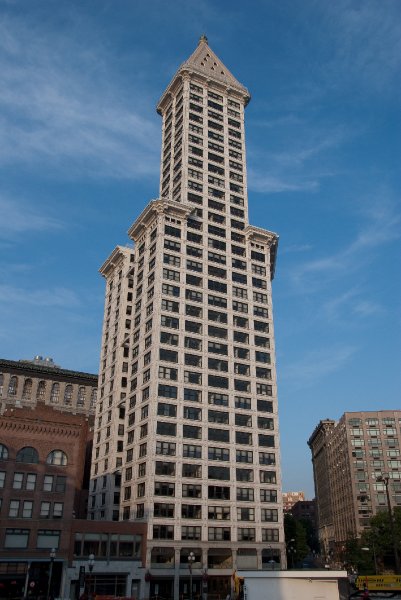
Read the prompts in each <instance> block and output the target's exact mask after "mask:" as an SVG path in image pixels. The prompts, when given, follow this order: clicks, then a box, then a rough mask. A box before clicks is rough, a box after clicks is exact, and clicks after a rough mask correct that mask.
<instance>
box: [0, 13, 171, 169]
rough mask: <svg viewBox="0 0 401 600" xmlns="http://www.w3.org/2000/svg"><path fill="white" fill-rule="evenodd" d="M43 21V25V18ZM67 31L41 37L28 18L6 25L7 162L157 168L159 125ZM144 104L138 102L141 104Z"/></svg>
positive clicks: (0, 52)
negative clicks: (123, 95) (105, 74)
mask: <svg viewBox="0 0 401 600" xmlns="http://www.w3.org/2000/svg"><path fill="white" fill-rule="evenodd" d="M36 26H37V24H36ZM103 60H106V59H104V53H103V52H102V49H101V48H92V50H91V52H88V51H87V49H85V48H83V47H80V45H79V43H78V42H77V41H74V38H73V37H71V38H67V37H66V34H65V33H64V32H58V35H55V32H52V33H51V34H49V32H46V35H45V36H41V35H40V31H37V32H36V35H35V34H34V33H33V32H32V31H31V30H30V28H29V27H28V25H27V24H25V23H24V22H23V21H22V20H20V21H17V20H14V19H11V18H5V19H4V20H3V22H2V23H1V24H0V74H1V75H0V77H1V86H0V109H1V113H2V117H1V118H0V137H1V139H2V143H1V147H0V164H3V165H10V164H14V165H15V164H16V165H25V166H34V165H37V164H40V163H46V165H47V167H48V169H50V170H51V169H55V168H56V169H57V170H64V172H65V174H66V175H67V173H68V176H71V175H76V174H77V173H78V174H83V173H84V174H90V175H95V174H96V175H97V176H99V175H100V176H106V177H118V178H135V177H138V176H143V175H148V174H150V173H152V174H154V173H157V163H158V159H159V156H158V146H159V137H160V134H159V124H157V125H156V121H155V122H153V120H151V119H149V118H148V116H147V114H146V111H145V109H144V110H142V109H141V106H142V102H141V98H140V95H141V94H140V90H136V92H135V91H134V90H133V96H132V97H131V98H130V101H129V104H128V99H127V98H122V97H121V94H118V92H117V87H116V88H114V87H113V83H112V81H111V78H110V77H106V76H103V75H104V72H103V71H107V69H106V67H105V65H103V63H102V61H103ZM133 107H137V108H135V109H134V108H133Z"/></svg>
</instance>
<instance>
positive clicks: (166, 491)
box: [155, 481, 175, 496]
mask: <svg viewBox="0 0 401 600" xmlns="http://www.w3.org/2000/svg"><path fill="white" fill-rule="evenodd" d="M174 495H175V484H174V483H167V482H166V481H155V496H174Z"/></svg>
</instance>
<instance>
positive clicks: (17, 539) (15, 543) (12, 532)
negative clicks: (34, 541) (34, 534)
mask: <svg viewBox="0 0 401 600" xmlns="http://www.w3.org/2000/svg"><path fill="white" fill-rule="evenodd" d="M28 539H29V529H12V528H10V529H6V535H5V539H4V547H5V548H27V547H28Z"/></svg>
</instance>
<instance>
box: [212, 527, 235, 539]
mask: <svg viewBox="0 0 401 600" xmlns="http://www.w3.org/2000/svg"><path fill="white" fill-rule="evenodd" d="M208 540H209V541H210V542H224V541H230V540H231V530H230V528H229V527H209V528H208Z"/></svg>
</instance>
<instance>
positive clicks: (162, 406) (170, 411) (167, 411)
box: [157, 402, 177, 417]
mask: <svg viewBox="0 0 401 600" xmlns="http://www.w3.org/2000/svg"><path fill="white" fill-rule="evenodd" d="M157 414H158V415H159V416H161V417H176V416H177V407H176V406H175V404H166V403H165V402H159V403H158V405H157Z"/></svg>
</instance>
